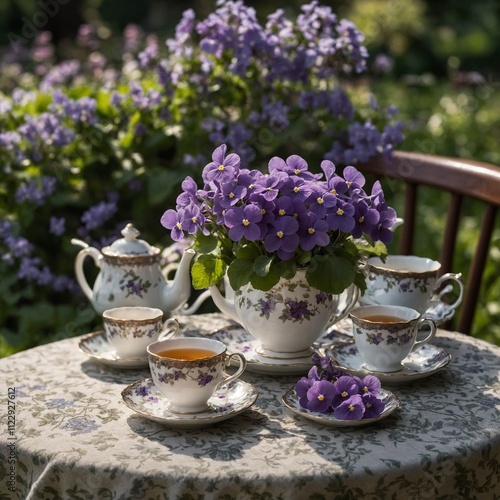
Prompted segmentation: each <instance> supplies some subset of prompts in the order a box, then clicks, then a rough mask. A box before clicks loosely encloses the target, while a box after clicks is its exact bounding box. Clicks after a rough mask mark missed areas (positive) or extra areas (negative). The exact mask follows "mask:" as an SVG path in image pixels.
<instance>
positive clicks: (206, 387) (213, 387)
mask: <svg viewBox="0 0 500 500" xmlns="http://www.w3.org/2000/svg"><path fill="white" fill-rule="evenodd" d="M147 351H148V359H149V368H150V370H151V375H152V378H153V382H154V384H155V386H156V387H157V388H158V390H159V391H160V392H161V393H162V394H163V395H164V396H165V398H166V399H167V400H168V409H169V410H170V411H172V412H174V413H199V412H203V411H205V410H207V408H208V400H209V399H210V398H211V397H212V395H213V394H214V393H215V392H216V391H217V390H218V389H220V388H221V386H222V385H225V384H229V383H230V382H231V381H233V380H235V379H237V378H238V377H239V376H240V375H241V374H242V373H243V372H244V370H245V368H246V364H247V362H246V359H245V357H244V356H243V355H242V354H239V353H233V354H229V353H228V352H227V348H226V346H225V345H224V344H223V343H222V342H219V341H218V340H214V339H207V338H200V337H188V338H176V339H167V340H161V341H158V342H154V343H152V344H151V345H149V346H148V348H147ZM233 358H234V359H237V360H238V361H239V367H238V369H237V370H236V372H235V373H234V374H232V375H227V374H226V373H225V367H226V366H228V365H229V364H230V362H231V359H233Z"/></svg>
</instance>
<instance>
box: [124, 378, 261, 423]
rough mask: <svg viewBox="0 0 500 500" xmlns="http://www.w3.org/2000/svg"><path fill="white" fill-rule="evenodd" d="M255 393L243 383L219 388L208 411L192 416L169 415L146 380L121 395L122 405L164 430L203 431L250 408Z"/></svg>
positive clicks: (209, 402) (154, 388) (160, 398)
mask: <svg viewBox="0 0 500 500" xmlns="http://www.w3.org/2000/svg"><path fill="white" fill-rule="evenodd" d="M258 395H259V393H258V392H257V389H256V388H255V387H254V386H253V385H251V384H249V383H248V382H244V381H243V380H240V379H236V380H233V381H232V382H230V383H229V384H225V385H223V386H222V387H221V388H220V389H219V390H218V391H216V392H215V394H214V395H213V396H212V397H211V398H210V399H209V400H208V404H209V407H210V408H209V409H208V410H206V411H204V412H200V413H195V414H180V413H172V412H171V411H169V409H168V401H167V400H166V398H165V397H164V396H163V395H162V394H161V392H160V391H158V390H157V388H156V387H155V385H154V382H153V380H152V379H150V378H146V379H143V380H138V381H137V382H134V383H133V384H131V385H129V386H127V387H125V389H123V391H122V399H123V401H124V403H125V404H126V405H127V406H128V407H129V408H130V409H131V410H133V411H135V412H136V413H139V414H140V415H142V416H143V417H145V418H148V419H149V420H154V421H155V422H158V423H160V424H163V425H166V426H168V427H184V428H192V427H204V426H208V425H213V424H216V423H218V422H221V421H223V420H227V419H228V418H232V417H234V416H236V415H239V414H240V413H242V412H244V411H245V410H247V409H248V408H250V407H251V406H252V405H253V404H254V403H255V401H256V399H257V396H258Z"/></svg>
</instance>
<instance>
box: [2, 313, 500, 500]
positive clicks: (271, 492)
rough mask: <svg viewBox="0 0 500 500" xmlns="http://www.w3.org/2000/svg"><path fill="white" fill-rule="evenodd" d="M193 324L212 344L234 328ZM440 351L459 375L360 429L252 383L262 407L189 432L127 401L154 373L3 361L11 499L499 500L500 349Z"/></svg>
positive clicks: (219, 321) (465, 343)
mask: <svg viewBox="0 0 500 500" xmlns="http://www.w3.org/2000/svg"><path fill="white" fill-rule="evenodd" d="M181 322H182V323H183V327H184V328H185V329H187V330H190V331H191V332H192V331H193V330H195V331H197V330H199V331H200V333H208V332H210V331H212V330H213V329H214V328H216V327H221V326H224V325H226V324H227V321H226V320H224V318H223V317H222V316H221V315H219V314H212V315H199V316H192V317H182V318H181ZM433 344H435V345H438V346H441V347H443V348H444V349H446V350H447V351H448V352H449V353H450V354H451V355H452V357H453V358H452V362H451V363H450V364H449V365H448V367H446V368H445V369H444V370H443V371H441V372H439V373H437V374H435V375H433V376H431V377H429V378H427V379H423V380H417V381H414V382H412V383H410V384H407V385H399V386H392V387H387V388H389V389H390V390H392V391H393V392H394V393H395V394H396V395H397V396H398V397H399V399H400V400H401V408H400V410H398V411H396V412H395V413H394V414H392V415H391V416H389V417H387V418H386V419H384V420H382V421H380V422H378V423H376V424H375V425H372V426H369V427H358V428H334V427H326V426H323V425H320V424H317V423H314V422H311V421H308V420H303V419H300V418H299V417H296V416H295V415H293V414H292V413H290V411H289V410H287V409H286V408H285V407H284V406H283V405H282V403H281V396H282V395H283V393H284V392H285V391H286V390H287V389H288V388H290V387H291V386H293V384H294V383H295V381H296V380H297V379H298V377H297V376H271V375H259V374H254V373H248V372H247V373H245V374H244V375H243V379H244V380H246V381H247V382H250V383H252V384H254V385H255V386H256V387H257V389H258V390H259V393H260V394H259V397H258V399H257V401H256V403H255V405H254V406H253V407H252V408H250V409H249V410H247V411H245V412H244V413H242V414H240V415H237V416H235V417H234V418H232V419H230V420H226V421H224V422H221V423H219V424H217V425H215V426H213V427H207V428H202V429H190V430H184V429H170V428H166V427H164V426H162V425H160V424H158V423H156V422H152V421H150V420H146V419H145V418H143V417H142V416H140V415H138V414H135V413H134V412H132V411H131V410H130V409H129V408H127V407H126V406H125V404H124V403H123V402H122V401H121V397H120V393H121V391H122V389H123V388H124V387H125V386H126V385H128V384H130V383H131V382H134V381H135V380H137V379H140V378H144V377H147V376H148V370H147V369H146V370H142V371H141V370H139V371H137V370H132V371H121V370H120V371H119V370H115V369H113V368H109V367H106V366H101V365H99V364H97V363H95V362H94V361H93V360H91V359H89V358H87V357H86V356H85V355H83V354H82V353H80V352H79V350H78V348H77V345H78V339H75V338H71V339H66V340H63V341H59V342H55V343H52V344H48V345H45V346H41V347H37V348H35V349H31V350H28V351H25V352H22V353H19V354H16V355H13V356H10V357H8V358H4V359H1V360H0V374H1V382H2V393H1V405H2V412H1V413H2V415H3V419H2V429H1V436H0V447H1V448H0V478H1V483H0V498H2V499H3V498H21V499H34V498H36V499H60V498H62V499H72V498H74V499H91V498H110V499H111V498H112V499H127V500H128V499H168V500H172V499H176V498H183V499H194V498H204V499H231V498H238V499H244V498H265V499H293V498H300V499H307V498H311V499H322V498H324V499H336V498H339V499H344V498H364V499H372V498H373V499H377V500H378V499H383V498H407V499H426V498H432V499H434V498H449V499H456V498H485V499H488V500H490V499H493V498H500V348H498V347H496V346H493V345H491V344H488V343H486V342H483V341H479V340H476V339H473V338H470V337H466V336H464V335H461V334H457V333H451V332H445V331H442V330H440V331H439V332H438V335H437V336H436V337H435V339H434V340H433ZM13 390H15V393H14V392H13ZM13 394H15V396H14V397H13ZM12 417H14V419H13V418H12Z"/></svg>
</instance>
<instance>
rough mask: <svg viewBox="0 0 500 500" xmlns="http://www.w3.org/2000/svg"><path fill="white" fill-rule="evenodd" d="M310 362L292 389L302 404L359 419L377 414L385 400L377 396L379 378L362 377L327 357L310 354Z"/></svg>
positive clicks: (339, 415) (343, 417) (346, 418)
mask: <svg viewBox="0 0 500 500" xmlns="http://www.w3.org/2000/svg"><path fill="white" fill-rule="evenodd" d="M312 362H313V364H314V366H313V367H312V368H311V369H310V370H309V373H308V374H307V377H302V378H301V379H300V380H299V381H298V382H297V383H296V384H295V393H296V394H297V396H298V398H299V404H300V406H302V407H303V408H307V409H308V410H311V411H316V412H320V413H333V415H334V417H335V418H337V419H339V420H361V419H365V418H376V417H378V416H379V415H380V414H381V413H382V412H383V411H384V408H385V403H384V402H383V401H382V400H381V399H380V398H379V397H378V396H379V390H380V387H381V384H380V380H379V379H378V378H377V377H375V376H373V375H367V376H366V377H364V378H363V379H360V378H359V377H355V376H353V375H350V374H348V373H346V372H344V371H342V370H339V369H336V368H334V367H333V365H332V361H331V359H329V358H327V357H321V356H319V355H318V354H314V355H313V357H312Z"/></svg>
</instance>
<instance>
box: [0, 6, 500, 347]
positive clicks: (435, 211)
mask: <svg viewBox="0 0 500 500" xmlns="http://www.w3.org/2000/svg"><path fill="white" fill-rule="evenodd" d="M301 3H302V2H252V5H254V6H255V7H256V8H257V10H258V13H259V15H261V16H262V17H263V16H265V15H267V14H268V13H269V12H271V11H274V10H275V9H276V8H278V7H283V8H285V9H287V10H290V11H294V12H298V10H299V5H300V4H301ZM323 4H329V5H332V7H333V8H334V10H335V11H336V12H337V13H338V14H339V15H340V16H342V17H346V18H348V19H350V20H352V21H353V22H355V23H356V24H357V25H358V27H359V28H360V29H361V30H362V31H363V32H364V33H365V35H366V37H367V46H368V48H369V50H370V53H371V54H372V60H373V59H374V57H375V55H376V54H378V53H382V52H383V53H386V54H389V55H390V56H391V57H393V59H394V67H393V70H392V71H391V72H390V73H389V74H386V75H379V76H374V77H373V79H372V80H371V81H370V85H371V89H372V91H373V94H375V95H376V96H377V98H378V100H379V101H380V103H381V104H382V105H388V104H396V105H397V106H398V107H399V108H400V111H401V118H402V119H403V120H404V121H406V122H407V128H406V131H405V133H406V139H405V142H404V144H403V145H402V146H401V148H400V149H406V150H412V151H417V152H423V153H432V154H440V155H447V156H458V157H464V158H474V159H476V160H481V161H486V162H491V163H493V164H496V165H500V145H499V143H498V139H497V138H498V137H500V122H499V119H498V112H497V110H499V109H500V75H499V73H498V69H497V63H496V58H495V54H498V53H499V52H500V35H499V33H500V26H499V23H500V5H499V3H498V2H495V1H493V0H478V1H476V2H474V3H472V4H467V3H464V2H461V1H458V0H447V1H443V2H432V1H427V2H426V1H423V0H398V1H396V0H357V1H353V2H349V1H347V0H346V1H339V2H323ZM188 7H193V8H194V9H195V10H196V11H197V13H199V14H200V16H203V15H206V14H208V13H209V12H211V11H212V10H213V8H214V2H203V1H201V0H198V1H189V2H188V1H186V2H170V1H169V2H162V1H155V0H149V1H142V2H126V3H124V2H120V1H118V0H74V1H72V0H70V2H69V3H68V4H67V5H65V6H61V11H60V13H59V14H58V15H57V16H55V17H54V18H51V19H50V22H49V25H48V28H49V29H51V30H52V31H53V33H54V36H55V38H56V40H58V42H59V46H58V47H59V51H60V55H61V56H62V57H64V56H65V55H66V54H67V53H71V51H72V50H74V47H73V45H72V43H71V36H72V34H74V32H75V27H76V26H77V25H78V24H79V23H80V22H89V21H92V22H94V23H97V24H98V25H99V26H100V29H101V30H102V32H103V33H105V34H106V36H107V37H109V38H110V39H111V40H112V39H113V37H114V34H115V33H118V32H119V31H121V30H122V29H123V28H124V27H125V26H126V25H127V24H128V23H129V22H141V24H142V25H143V26H144V28H145V29H146V30H147V31H152V32H157V33H164V34H171V33H172V31H173V29H174V27H175V25H176V24H177V22H178V21H179V19H180V15H181V13H182V11H183V10H184V9H185V8H188ZM37 8H38V7H37V4H36V2H35V1H34V0H5V1H3V2H1V3H0V45H8V43H9V34H10V33H19V32H20V30H21V29H22V26H23V23H24V21H23V19H32V18H33V15H34V13H35V12H36V9H37ZM472 71H477V72H479V73H480V75H481V77H482V78H481V79H480V80H477V79H473V80H467V78H465V79H464V78H463V76H464V75H465V76H467V75H470V73H469V72H472ZM289 139H290V138H289ZM294 140H295V139H294ZM157 146H158V144H155V137H151V138H150V142H149V143H146V144H144V149H143V150H142V151H141V153H143V154H146V155H148V154H149V155H153V156H154V155H155V148H156V147H157ZM163 146H164V145H163ZM281 148H282V150H283V152H286V151H287V149H290V150H293V152H296V141H295V142H294V143H293V144H291V145H290V143H289V142H287V141H286V140H284V141H283V144H282V146H281ZM301 148H302V149H303V156H304V157H307V156H308V154H310V155H313V154H314V153H318V152H317V151H315V143H314V141H306V140H304V141H303V143H302V144H301ZM167 149H168V148H167ZM98 164H99V162H97V163H96V165H98ZM153 174H154V175H153ZM184 175H185V172H177V173H176V172H166V171H164V170H162V158H161V156H160V157H159V161H158V165H157V166H156V167H154V168H153V169H152V170H151V174H150V179H154V181H153V180H152V181H151V182H150V185H149V189H148V196H149V197H150V198H148V200H147V202H146V201H145V200H136V202H135V203H134V205H133V206H132V207H127V208H128V209H129V210H130V212H131V217H132V218H133V217H135V216H138V214H139V213H140V212H141V210H142V208H143V206H144V203H152V204H153V205H155V206H157V207H158V206H159V205H161V203H162V202H163V201H164V200H165V199H167V198H168V197H169V196H171V195H172V193H175V192H176V191H177V190H178V186H179V183H180V181H181V179H182V178H183V177H184ZM125 181H126V179H124V180H123V182H125ZM385 190H386V194H387V195H388V197H389V198H390V199H391V201H392V203H393V205H394V206H395V207H396V209H399V210H401V209H402V201H403V200H402V191H401V190H400V189H399V187H398V186H395V185H394V184H387V185H386V186H385ZM499 197H500V193H499ZM84 201H85V200H84ZM60 202H61V204H62V205H64V203H65V202H66V200H61V201H60ZM447 203H448V202H447V199H445V198H440V197H438V196H436V193H435V192H433V190H431V189H429V190H427V191H425V192H424V193H423V194H422V198H421V203H420V206H421V213H420V217H419V234H420V236H419V238H418V239H417V247H416V249H415V253H416V254H419V255H425V256H429V257H434V258H437V257H438V254H439V253H438V248H439V244H440V239H441V237H442V234H443V225H444V214H445V213H446V208H447ZM464 213H465V214H466V221H465V224H464V226H463V227H462V228H461V232H460V239H459V251H458V252H457V255H458V258H457V261H456V262H455V270H457V271H462V272H463V273H464V279H465V282H467V270H468V266H469V265H470V258H471V255H472V251H473V248H474V246H475V243H476V240H477V233H478V226H479V219H480V217H481V214H482V208H481V206H480V205H478V204H475V203H470V204H468V205H466V206H465V207H464ZM499 219H500V216H499V217H498V218H497V223H496V230H495V233H494V237H493V243H492V246H491V249H490V255H489V264H488V267H487V270H486V277H485V280H484V284H483V287H482V290H481V295H480V304H479V309H478V312H477V315H476V318H475V322H474V329H473V335H474V336H477V337H480V338H483V339H486V340H488V341H490V342H493V343H496V344H497V345H500V272H499V271H498V269H499V268H500V267H499V265H500V220H499ZM150 222H151V224H154V223H156V218H154V220H151V221H150ZM146 225H147V224H146ZM145 236H146V237H147V230H146V234H145ZM162 243H163V244H165V245H167V244H168V243H169V242H168V240H167V239H166V238H165V239H164V240H163V241H162ZM396 244H397V241H396V242H395V243H394V244H393V247H392V248H391V250H392V251H395V248H396ZM66 250H67V259H69V260H71V261H72V259H73V258H74V249H71V248H67V249H66ZM47 251H48V252H50V249H47ZM13 279H15V277H12V276H11V277H9V278H4V277H3V278H2V279H0V297H2V299H3V300H4V301H6V302H4V303H3V304H2V307H3V308H7V307H9V304H8V301H9V300H10V301H11V302H12V304H15V302H16V297H12V296H11V297H9V294H8V290H9V289H10V287H11V286H12V283H11V282H10V281H9V280H13ZM22 293H23V294H24V298H25V299H26V300H25V303H24V305H23V306H22V307H20V308H18V311H17V314H18V319H19V323H18V325H17V327H16V331H12V330H11V329H9V328H8V325H7V327H6V325H2V324H1V323H0V331H1V335H0V356H1V355H7V354H9V353H12V352H15V351H16V350H19V349H23V348H27V347H30V346H33V345H36V344H38V343H42V342H47V341H51V340H56V339H57V338H62V337H65V336H71V335H77V334H82V333H86V332H87V331H90V330H89V328H92V327H95V326H96V325H97V324H98V319H97V318H96V317H95V314H94V313H93V311H92V309H91V308H90V307H89V306H88V304H85V303H82V304H81V305H80V306H79V307H77V308H76V309H75V306H74V305H65V304H51V303H50V302H37V300H36V299H37V298H36V293H35V291H34V290H33V289H29V288H28V289H26V290H24V291H23V292H22ZM1 317H2V313H1V311H0V318H1ZM54 325H58V326H57V327H56V328H54ZM48 332H50V333H48Z"/></svg>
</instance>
